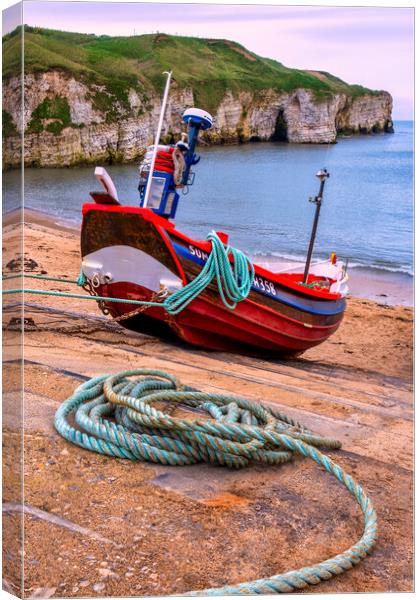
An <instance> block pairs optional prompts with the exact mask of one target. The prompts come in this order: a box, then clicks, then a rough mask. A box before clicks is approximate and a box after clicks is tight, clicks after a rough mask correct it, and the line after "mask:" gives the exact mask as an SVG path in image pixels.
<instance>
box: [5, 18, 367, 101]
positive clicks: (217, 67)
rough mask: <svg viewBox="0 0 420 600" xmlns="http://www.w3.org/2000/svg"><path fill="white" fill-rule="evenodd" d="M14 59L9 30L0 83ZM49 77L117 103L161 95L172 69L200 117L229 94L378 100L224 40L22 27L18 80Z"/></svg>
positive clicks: (16, 34) (16, 50) (15, 39)
mask: <svg viewBox="0 0 420 600" xmlns="http://www.w3.org/2000/svg"><path fill="white" fill-rule="evenodd" d="M20 58H21V54H20V29H16V30H14V31H13V32H11V33H9V34H7V35H5V36H4V37H3V78H8V77H10V76H13V75H17V74H18V73H19V72H20ZM53 69H61V70H63V71H65V72H67V73H68V74H70V75H73V76H74V77H75V78H76V79H81V80H83V81H85V82H86V83H87V84H89V83H92V84H99V85H104V86H106V88H107V89H108V90H109V91H110V92H111V93H112V94H114V95H115V96H117V97H118V96H119V97H122V98H123V97H125V96H126V94H127V92H128V90H129V88H130V87H132V88H134V89H137V90H139V91H141V92H143V93H146V95H149V94H153V93H156V92H158V93H161V91H162V89H163V85H164V81H165V76H164V75H162V72H163V71H165V70H170V69H172V71H173V81H174V82H175V83H176V84H177V85H178V87H179V88H181V89H182V88H185V87H191V88H192V89H193V92H194V98H195V101H196V103H197V104H198V105H200V106H201V107H202V108H204V109H207V110H214V109H215V108H216V107H217V105H218V104H219V102H220V101H221V99H222V98H223V96H224V94H225V92H226V91H227V90H230V91H232V93H233V94H236V93H238V92H240V91H242V90H248V91H251V92H254V91H258V90H264V89H273V90H275V91H278V92H281V91H285V92H290V91H293V90H294V89H297V88H305V89H309V90H312V91H313V92H314V93H315V95H316V97H317V98H319V99H320V100H321V99H322V98H324V97H325V96H328V95H330V94H332V93H335V92H344V93H345V94H347V95H349V96H358V95H361V94H377V93H378V92H377V91H373V90H369V89H367V88H364V87H362V86H359V85H348V84H347V83H345V82H344V81H342V80H341V79H338V78H337V77H334V76H333V75H330V74H329V73H326V72H324V71H302V70H299V69H290V68H288V67H285V66H284V65H282V64H281V63H279V62H277V61H275V60H271V59H267V58H262V57H260V56H258V55H256V54H254V53H252V52H250V51H248V50H247V49H246V48H244V47H243V46H241V45H240V44H237V43H236V42H231V41H229V40H217V39H203V38H194V37H181V36H171V35H166V34H162V33H157V34H150V35H140V36H130V37H110V36H105V35H102V36H96V35H93V34H81V33H71V32H64V31H56V30H53V29H41V28H35V27H29V26H25V72H26V73H29V72H32V73H34V72H46V71H50V70H53Z"/></svg>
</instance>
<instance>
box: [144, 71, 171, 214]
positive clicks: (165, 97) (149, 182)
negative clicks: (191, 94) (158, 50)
mask: <svg viewBox="0 0 420 600" xmlns="http://www.w3.org/2000/svg"><path fill="white" fill-rule="evenodd" d="M163 75H167V78H166V86H165V92H164V94H163V99H162V108H161V111H160V117H159V123H158V126H157V130H156V136H155V145H154V148H153V155H152V162H151V163H150V172H149V177H148V178H147V185H146V192H145V194H144V203H143V208H146V207H147V202H148V200H149V194H150V188H151V187H152V179H153V170H154V168H155V162H156V154H157V151H158V145H159V140H160V134H161V131H162V125H163V119H164V117H165V110H166V103H167V101H168V94H169V87H170V85H171V77H172V71H164V72H163Z"/></svg>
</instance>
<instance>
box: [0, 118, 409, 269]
mask: <svg viewBox="0 0 420 600" xmlns="http://www.w3.org/2000/svg"><path fill="white" fill-rule="evenodd" d="M200 152H201V154H202V160H201V162H200V164H199V165H197V166H196V167H195V171H196V183H195V184H194V186H193V187H192V188H191V191H190V193H189V194H188V195H187V196H184V197H181V201H180V208H179V211H178V215H177V219H176V221H177V225H178V226H179V227H180V228H181V229H182V230H183V231H185V232H186V233H190V234H191V235H193V236H196V237H205V235H206V234H207V233H208V231H209V230H211V229H222V230H224V231H227V232H229V233H230V241H231V244H232V245H234V246H236V247H238V248H240V249H242V250H246V251H247V252H248V253H250V254H252V255H259V256H264V257H267V258H266V259H265V258H264V260H271V259H273V258H274V257H279V258H280V257H283V258H301V257H303V256H304V253H305V250H306V247H307V244H308V239H309V235H310V229H311V223H312V218H313V214H314V205H313V204H310V203H309V202H308V197H309V196H313V195H315V194H316V193H317V191H318V180H317V179H316V178H315V176H314V175H315V173H316V171H317V170H318V169H319V168H321V167H324V166H325V167H327V168H328V170H329V171H330V173H331V177H330V179H329V180H328V181H327V183H326V188H325V196H324V198H325V200H324V204H323V206H322V211H321V221H320V226H319V234H318V238H317V243H316V248H315V256H325V254H326V253H329V252H330V251H332V250H335V251H336V252H337V253H338V254H339V256H340V257H344V258H349V260H350V265H353V266H356V265H360V266H364V267H369V268H374V269H375V270H377V269H380V270H385V271H395V272H396V273H398V272H399V273H406V274H412V269H413V124H412V123H411V122H397V123H396V124H395V134H394V135H375V136H361V137H356V136H355V137H351V138H344V139H340V140H339V142H338V144H334V145H331V146H329V147H327V146H313V145H293V144H282V143H263V144H248V145H243V146H229V147H224V146H219V147H212V148H202V149H201V150H200ZM107 169H108V171H109V172H110V174H111V175H112V177H113V179H114V181H115V183H116V186H117V189H118V191H119V196H120V200H121V201H122V202H123V203H126V204H133V205H136V204H137V168H136V166H135V165H129V166H110V167H107ZM3 182H4V202H5V209H6V210H7V208H8V207H10V206H11V201H12V198H13V197H16V196H15V194H16V193H17V190H18V187H19V174H18V172H16V171H11V172H7V173H5V174H4V178H3ZM97 188H98V185H97V184H96V180H95V178H94V176H93V168H92V167H88V168H85V167H83V168H72V169H26V171H25V204H26V206H28V207H31V208H35V209H38V210H41V211H43V212H46V213H49V214H51V215H54V216H55V217H57V218H59V219H65V220H70V221H74V222H77V223H79V222H80V220H81V213H80V209H81V205H82V203H83V202H86V201H89V191H90V190H93V189H97Z"/></svg>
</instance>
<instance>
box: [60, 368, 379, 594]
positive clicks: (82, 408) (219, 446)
mask: <svg viewBox="0 0 420 600" xmlns="http://www.w3.org/2000/svg"><path fill="white" fill-rule="evenodd" d="M133 377H134V378H135V379H134V380H133V379H132V378H133ZM156 403H158V406H160V408H159V407H156ZM162 406H163V407H165V408H162ZM166 407H168V408H166ZM177 407H180V408H182V407H184V408H185V409H186V410H188V409H189V410H192V411H194V412H197V411H199V412H200V413H201V414H200V416H197V418H196V419H185V418H177V417H174V416H172V412H173V410H174V409H175V408H177ZM70 416H71V418H72V419H74V423H75V425H73V424H72V422H71V421H70V420H69V417H70ZM55 427H56V429H57V431H58V432H59V433H60V434H61V435H62V436H63V437H64V438H66V439H67V440H69V441H70V442H72V443H74V444H77V445H78V446H81V447H82V448H86V449H88V450H91V451H94V452H98V453H100V454H106V455H109V456H115V457H118V458H127V459H131V460H140V461H150V462H154V463H162V464H165V465H189V464H193V463H198V462H211V463H217V464H219V465H224V466H227V467H232V468H241V467H246V466H247V465H249V464H250V463H263V464H268V465H277V464H281V463H284V462H286V461H288V460H290V459H291V458H292V455H293V453H295V454H301V455H302V456H305V457H309V458H311V459H312V460H314V461H315V462H316V463H317V464H318V465H320V466H321V467H323V468H324V469H325V470H326V471H328V473H331V474H332V475H334V476H335V477H336V478H337V479H338V480H339V481H340V482H341V483H342V484H343V485H344V486H345V487H346V488H347V489H348V491H349V492H350V493H351V494H352V495H353V496H354V497H355V498H356V500H357V503H358V504H359V506H360V508H361V510H362V513H363V515H364V532H363V535H362V537H361V538H360V540H359V541H358V542H357V543H356V544H354V545H353V546H351V547H350V548H349V549H348V550H346V551H345V552H343V553H341V554H338V555H337V556H335V557H334V558H331V559H328V560H325V561H323V562H320V563H317V564H315V565H312V566H309V567H304V568H302V569H298V570H294V571H288V572H286V573H283V574H280V575H274V576H272V577H268V578H264V579H258V580H255V581H250V582H246V583H241V584H238V585H228V586H224V587H221V588H211V589H206V590H201V591H193V592H189V593H188V595H195V596H196V595H225V594H272V593H287V592H289V593H290V592H293V591H295V590H298V589H302V588H304V587H306V586H308V585H314V584H317V583H320V582H321V581H324V580H327V579H330V578H331V577H333V576H334V575H339V574H340V573H343V572H344V571H347V570H348V569H351V568H352V567H354V566H355V565H356V564H358V563H359V562H360V561H361V560H362V559H363V558H365V557H366V555H367V554H368V553H369V552H370V551H371V550H372V548H373V546H374V544H375V541H376V537H377V524H376V512H375V510H374V508H373V506H372V504H371V501H370V499H369V498H368V497H367V495H366V494H365V492H364V491H363V489H362V487H361V486H360V485H359V484H358V483H356V482H355V481H354V480H353V478H352V477H351V476H350V475H348V474H347V473H345V472H344V471H343V469H342V468H341V467H340V466H338V465H337V464H336V463H334V462H333V461H332V460H331V459H330V458H329V457H328V456H326V455H325V454H322V453H321V452H320V451H319V450H318V449H317V448H319V447H326V448H330V449H336V448H340V447H341V444H340V442H338V441H335V440H332V439H328V438H323V437H321V436H319V435H316V434H314V433H312V432H311V431H309V430H308V429H306V428H305V427H303V426H302V425H300V424H299V423H297V422H295V421H294V420H293V419H291V418H289V417H288V416H287V415H284V414H282V413H280V412H279V411H277V410H275V409H273V408H271V407H268V406H265V405H263V404H261V403H257V402H252V401H250V400H247V399H246V398H241V397H237V396H232V395H228V394H226V395H224V394H210V393H206V392H202V391H199V390H196V389H194V388H191V387H188V386H184V385H182V384H181V383H180V381H179V380H178V379H177V378H176V377H174V376H173V375H170V374H168V373H166V372H164V371H158V370H149V369H136V370H130V371H123V372H121V373H118V374H117V375H100V376H98V377H94V378H93V379H90V380H89V381H87V382H86V383H83V384H82V385H80V386H79V387H78V388H77V389H76V390H75V392H74V393H73V395H72V396H71V397H70V398H68V399H67V400H65V401H64V402H63V404H62V405H61V406H60V408H59V409H58V410H57V412H56V415H55Z"/></svg>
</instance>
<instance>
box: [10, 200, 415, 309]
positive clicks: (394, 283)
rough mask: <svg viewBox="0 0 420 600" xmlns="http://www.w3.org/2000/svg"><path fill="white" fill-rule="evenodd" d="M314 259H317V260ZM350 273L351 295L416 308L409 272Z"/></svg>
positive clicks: (63, 225)
mask: <svg viewBox="0 0 420 600" xmlns="http://www.w3.org/2000/svg"><path fill="white" fill-rule="evenodd" d="M24 213H25V217H24V221H25V223H27V222H30V223H31V224H35V225H40V226H42V227H46V228H48V229H56V230H58V231H63V232H69V233H77V234H78V233H79V230H80V226H79V225H77V224H76V223H74V222H71V221H67V220H65V219H60V218H56V217H53V216H52V215H49V214H48V213H45V212H42V211H39V210H36V209H33V208H25V209H24ZM18 215H19V211H18V210H14V211H10V212H8V213H5V214H3V228H5V227H7V226H9V225H11V224H16V223H17V222H18ZM253 260H254V261H255V262H256V263H257V264H258V265H260V266H263V267H265V268H268V269H269V270H272V271H275V270H278V271H280V270H283V269H284V268H285V267H290V268H296V265H297V264H298V263H297V262H293V261H291V260H286V259H284V260H282V259H280V258H277V257H276V258H273V259H271V260H270V259H268V260H259V258H258V257H253ZM314 262H317V261H316V259H315V260H314ZM348 272H349V277H350V279H349V289H350V293H349V296H348V298H353V297H354V298H359V299H363V300H370V301H373V302H375V303H376V304H378V305H379V306H395V307H398V306H402V307H407V308H413V307H414V278H413V277H412V276H411V275H409V274H408V273H403V272H392V271H387V270H385V269H383V270H381V269H378V268H375V267H363V266H357V267H349V269H348Z"/></svg>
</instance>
